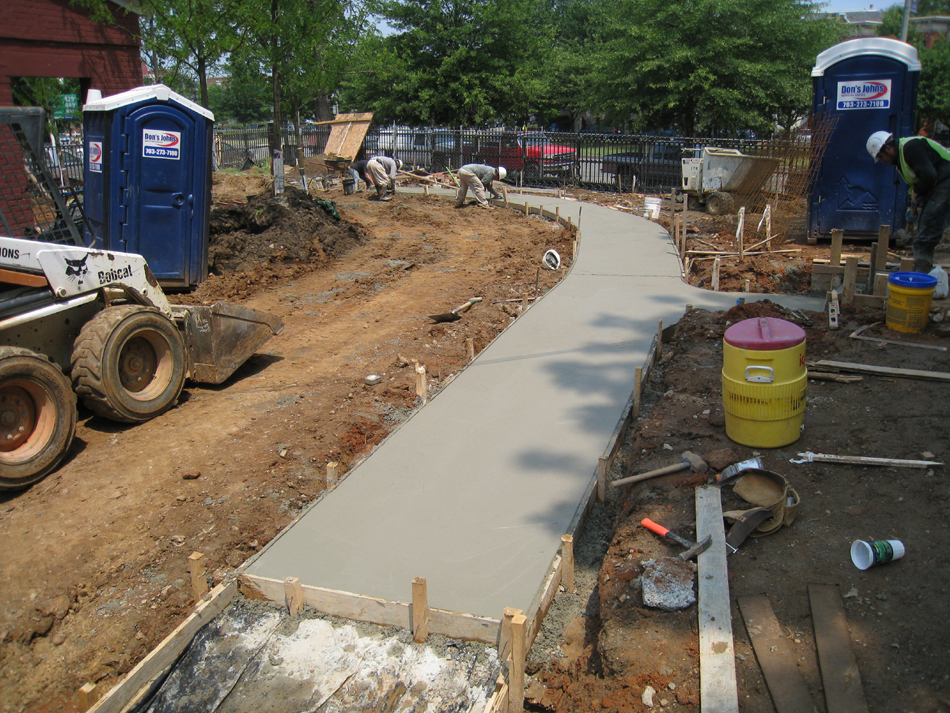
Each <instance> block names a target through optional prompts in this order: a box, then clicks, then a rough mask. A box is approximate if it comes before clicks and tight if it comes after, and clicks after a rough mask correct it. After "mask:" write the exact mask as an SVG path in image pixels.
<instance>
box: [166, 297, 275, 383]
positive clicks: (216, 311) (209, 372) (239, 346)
mask: <svg viewBox="0 0 950 713" xmlns="http://www.w3.org/2000/svg"><path fill="white" fill-rule="evenodd" d="M174 309H175V312H176V313H177V314H178V316H179V317H180V318H181V319H182V320H183V322H184V324H185V344H186V347H187V349H188V363H189V366H190V367H191V368H190V372H191V373H190V376H191V379H192V380H194V381H198V382H201V383H205V384H220V383H221V382H222V381H224V380H225V379H227V378H228V377H229V376H231V374H233V373H234V372H235V371H236V370H237V368H238V367H239V366H241V364H243V363H244V362H245V361H247V359H248V357H250V356H251V355H252V354H253V353H254V352H255V351H257V348H258V347H259V346H261V345H262V344H263V343H264V342H266V341H267V340H268V339H270V338H271V337H272V336H274V335H275V334H279V333H280V330H281V329H283V327H284V324H283V322H282V321H281V319H280V317H275V316H274V315H270V314H266V313H264V312H259V311H257V310H254V309H249V308H247V307H241V306H240V305H236V304H233V303H231V302H217V303H215V304H213V305H211V306H210V307H205V306H194V305H176V306H175V308H174Z"/></svg>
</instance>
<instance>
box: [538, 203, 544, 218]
mask: <svg viewBox="0 0 950 713" xmlns="http://www.w3.org/2000/svg"><path fill="white" fill-rule="evenodd" d="M538 217H539V218H544V204H543V203H542V204H541V205H539V206H538Z"/></svg>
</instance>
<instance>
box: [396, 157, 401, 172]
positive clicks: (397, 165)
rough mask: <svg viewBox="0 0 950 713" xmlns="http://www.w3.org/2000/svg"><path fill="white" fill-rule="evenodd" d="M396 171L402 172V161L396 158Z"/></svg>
mask: <svg viewBox="0 0 950 713" xmlns="http://www.w3.org/2000/svg"><path fill="white" fill-rule="evenodd" d="M396 170H397V171H401V170H402V159H398V158H397V159H396Z"/></svg>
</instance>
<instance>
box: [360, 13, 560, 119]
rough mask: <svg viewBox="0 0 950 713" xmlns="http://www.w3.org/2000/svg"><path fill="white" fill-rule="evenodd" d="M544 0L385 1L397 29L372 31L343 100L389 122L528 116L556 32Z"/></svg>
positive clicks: (541, 85)
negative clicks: (541, 2)
mask: <svg viewBox="0 0 950 713" xmlns="http://www.w3.org/2000/svg"><path fill="white" fill-rule="evenodd" d="M538 8H539V2H538V0H447V1H446V2H441V3H436V2H429V1H428V0H382V2H380V4H379V6H378V7H377V8H376V11H377V12H378V14H379V15H380V16H381V17H383V18H384V19H385V20H386V22H387V23H388V24H389V25H390V26H392V27H393V28H394V29H395V30H396V31H395V33H394V34H392V35H389V36H387V37H380V36H379V35H373V36H369V37H367V38H366V39H365V41H364V42H363V44H362V46H361V48H360V51H359V53H358V55H357V57H356V58H355V61H354V68H353V72H352V73H351V74H350V75H348V76H347V80H346V85H345V88H344V92H343V97H344V104H345V105H346V106H348V107H350V108H353V109H361V110H367V111H373V112H374V113H375V114H376V118H377V119H378V120H381V121H383V122H389V121H393V122H400V123H406V124H422V123H433V124H481V123H486V122H490V121H496V120H498V119H503V118H508V119H509V120H511V121H514V120H515V118H516V117H525V118H526V117H527V116H528V115H529V114H531V113H533V112H534V111H535V110H536V108H537V105H536V102H537V99H538V96H539V94H540V93H541V92H542V91H543V90H544V89H545V88H546V81H545V74H544V67H543V62H542V59H543V57H544V55H545V53H546V52H547V51H549V49H548V48H549V47H550V42H551V32H550V29H549V26H548V25H547V24H546V23H545V22H544V17H543V14H542V13H539V12H538Z"/></svg>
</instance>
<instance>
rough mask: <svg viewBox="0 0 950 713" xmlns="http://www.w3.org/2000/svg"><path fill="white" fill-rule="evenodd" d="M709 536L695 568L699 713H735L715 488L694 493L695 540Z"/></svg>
mask: <svg viewBox="0 0 950 713" xmlns="http://www.w3.org/2000/svg"><path fill="white" fill-rule="evenodd" d="M710 535H711V536H712V544H711V545H710V547H709V549H707V550H706V551H705V552H703V553H702V554H701V555H699V557H698V558H697V561H698V564H699V575H698V576H699V687H700V694H699V698H700V700H701V701H702V706H703V708H702V710H703V713H738V711H739V692H738V688H737V685H736V662H735V652H734V644H733V640H732V614H731V612H730V602H729V573H728V571H727V568H726V532H725V529H724V527H723V521H722V500H721V493H720V492H719V489H718V488H713V487H709V486H703V487H701V488H697V489H696V539H697V540H698V541H700V542H701V541H702V540H703V539H704V538H705V537H707V536H710Z"/></svg>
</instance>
